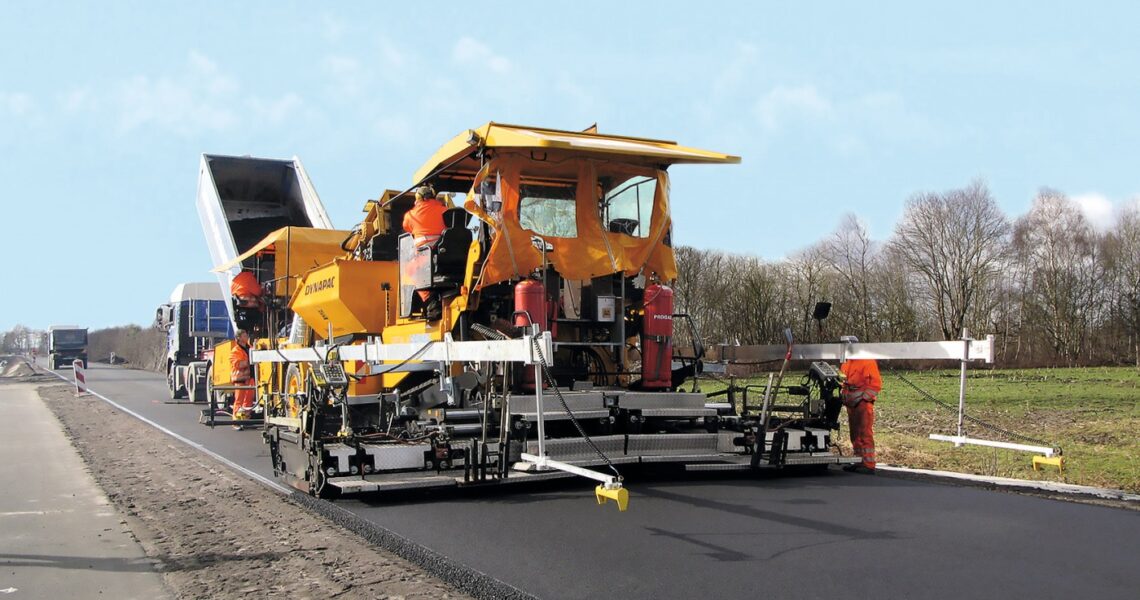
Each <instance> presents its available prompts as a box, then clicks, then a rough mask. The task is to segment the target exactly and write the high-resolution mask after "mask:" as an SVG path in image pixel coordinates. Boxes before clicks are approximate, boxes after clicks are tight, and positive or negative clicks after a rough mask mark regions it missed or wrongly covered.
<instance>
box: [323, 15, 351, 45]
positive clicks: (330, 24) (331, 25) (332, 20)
mask: <svg viewBox="0 0 1140 600" xmlns="http://www.w3.org/2000/svg"><path fill="white" fill-rule="evenodd" d="M347 30H348V24H347V23H345V21H344V20H343V19H340V18H338V17H334V16H332V15H322V16H321V33H322V34H323V35H324V37H325V39H326V40H328V41H330V42H339V41H341V39H343V38H344V34H345V32H346V31H347Z"/></svg>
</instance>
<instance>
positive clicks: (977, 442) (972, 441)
mask: <svg viewBox="0 0 1140 600" xmlns="http://www.w3.org/2000/svg"><path fill="white" fill-rule="evenodd" d="M930 439H932V440H937V441H940V442H950V443H952V444H954V445H955V446H963V445H967V444H968V445H971V446H988V447H990V448H1004V449H1006V450H1021V451H1023V452H1036V453H1039V454H1044V455H1045V457H1046V458H1048V457H1051V456H1053V455H1054V454H1056V453H1057V449H1056V448H1049V447H1046V446H1030V445H1028V444H1014V443H1011V442H995V441H991V440H981V439H977V438H972V437H967V436H964V435H940V434H937V433H932V434H930Z"/></svg>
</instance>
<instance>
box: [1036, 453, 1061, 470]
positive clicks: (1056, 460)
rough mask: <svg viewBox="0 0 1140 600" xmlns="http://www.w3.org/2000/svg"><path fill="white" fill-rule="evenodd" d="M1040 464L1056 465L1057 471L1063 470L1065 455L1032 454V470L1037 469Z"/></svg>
mask: <svg viewBox="0 0 1140 600" xmlns="http://www.w3.org/2000/svg"><path fill="white" fill-rule="evenodd" d="M1041 465H1048V466H1053V467H1057V472H1058V473H1064V472H1065V457H1064V456H1034V457H1033V470H1034V471H1037V470H1038V469H1039V467H1040V466H1041Z"/></svg>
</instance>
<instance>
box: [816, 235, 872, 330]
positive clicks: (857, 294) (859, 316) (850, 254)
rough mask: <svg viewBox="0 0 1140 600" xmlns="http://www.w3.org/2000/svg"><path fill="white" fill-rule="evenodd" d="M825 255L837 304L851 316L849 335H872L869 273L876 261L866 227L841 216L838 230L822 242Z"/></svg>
mask: <svg viewBox="0 0 1140 600" xmlns="http://www.w3.org/2000/svg"><path fill="white" fill-rule="evenodd" d="M823 247H824V252H825V255H826V257H827V261H828V262H829V263H830V265H831V268H832V270H833V271H834V272H835V274H836V275H837V276H838V279H839V280H838V282H837V284H836V289H835V293H836V300H837V301H840V302H842V305H843V307H844V309H845V310H846V312H847V313H848V314H849V315H850V318H849V322H850V325H851V327H850V328H849V329H848V330H847V332H848V333H852V334H857V335H859V336H862V337H864V338H866V337H868V336H870V335H871V332H872V322H873V320H874V314H873V308H872V305H873V300H872V296H873V295H875V294H876V293H877V290H876V291H872V290H873V289H874V287H873V281H872V271H873V270H874V262H875V258H876V256H875V255H876V248H875V243H874V242H873V241H871V235H870V233H869V232H868V231H867V226H866V225H865V224H864V223H863V222H862V221H861V220H860V219H859V218H858V217H856V216H855V215H854V214H851V213H848V214H846V215H844V217H843V220H842V221H840V223H839V227H838V228H837V229H836V230H835V231H834V232H833V233H832V234H831V237H830V238H828V239H827V241H826V242H824V246H823Z"/></svg>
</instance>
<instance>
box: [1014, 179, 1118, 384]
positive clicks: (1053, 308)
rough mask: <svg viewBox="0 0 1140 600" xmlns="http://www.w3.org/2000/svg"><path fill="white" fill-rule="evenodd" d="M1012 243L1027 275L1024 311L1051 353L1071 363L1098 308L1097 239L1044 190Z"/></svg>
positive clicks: (1075, 212) (1059, 198) (1061, 198)
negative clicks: (1044, 339)
mask: <svg viewBox="0 0 1140 600" xmlns="http://www.w3.org/2000/svg"><path fill="white" fill-rule="evenodd" d="M1013 245H1014V248H1015V250H1016V253H1017V258H1018V261H1019V262H1020V263H1021V265H1022V268H1024V269H1025V272H1026V274H1027V275H1028V277H1029V281H1028V285H1027V286H1026V288H1025V289H1024V290H1023V295H1024V298H1025V303H1026V309H1027V310H1028V311H1031V314H1032V315H1033V316H1034V317H1036V318H1035V319H1034V323H1036V324H1037V326H1038V327H1040V328H1041V330H1042V331H1043V333H1044V335H1045V336H1046V339H1047V340H1048V342H1049V344H1050V346H1051V347H1052V349H1053V350H1054V351H1055V352H1056V353H1057V354H1058V355H1059V356H1060V357H1061V358H1063V359H1065V360H1066V361H1068V362H1069V364H1072V363H1073V362H1074V361H1076V360H1078V359H1079V358H1080V357H1081V354H1082V352H1083V351H1084V350H1085V349H1086V348H1085V343H1086V341H1087V339H1088V336H1089V330H1090V326H1091V325H1092V324H1093V322H1094V321H1095V319H1096V318H1097V316H1098V312H1099V311H1100V310H1102V309H1103V307H1104V303H1103V301H1102V300H1103V299H1102V297H1101V290H1102V289H1103V281H1102V278H1103V274H1104V263H1103V261H1102V256H1101V252H1102V247H1101V240H1100V239H1099V236H1098V235H1097V234H1096V232H1095V231H1093V229H1092V227H1091V226H1090V225H1089V223H1088V221H1087V220H1086V219H1085V217H1084V215H1083V214H1081V211H1080V210H1079V209H1078V208H1077V207H1076V205H1075V204H1074V203H1073V202H1072V201H1070V200H1069V198H1068V197H1066V196H1065V195H1064V194H1062V193H1060V192H1057V191H1054V190H1049V189H1045V190H1042V191H1041V192H1040V193H1039V194H1038V195H1037V198H1036V199H1035V200H1034V202H1033V208H1032V209H1030V211H1029V213H1028V214H1026V215H1024V216H1022V217H1021V218H1020V219H1018V220H1017V223H1016V224H1015V226H1014V234H1013Z"/></svg>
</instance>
